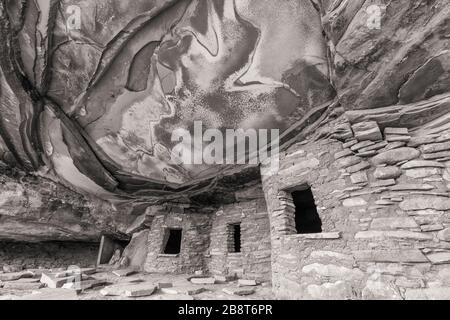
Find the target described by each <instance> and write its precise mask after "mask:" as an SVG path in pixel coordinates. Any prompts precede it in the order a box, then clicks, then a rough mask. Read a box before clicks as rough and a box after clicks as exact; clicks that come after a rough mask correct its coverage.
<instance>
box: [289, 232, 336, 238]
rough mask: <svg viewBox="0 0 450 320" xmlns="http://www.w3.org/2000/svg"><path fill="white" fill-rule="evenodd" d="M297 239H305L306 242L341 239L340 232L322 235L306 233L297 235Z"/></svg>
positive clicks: (323, 233)
mask: <svg viewBox="0 0 450 320" xmlns="http://www.w3.org/2000/svg"><path fill="white" fill-rule="evenodd" d="M294 237H295V238H298V239H305V240H323V239H327V240H336V239H340V238H341V233H340V232H322V233H305V234H296V235H294Z"/></svg>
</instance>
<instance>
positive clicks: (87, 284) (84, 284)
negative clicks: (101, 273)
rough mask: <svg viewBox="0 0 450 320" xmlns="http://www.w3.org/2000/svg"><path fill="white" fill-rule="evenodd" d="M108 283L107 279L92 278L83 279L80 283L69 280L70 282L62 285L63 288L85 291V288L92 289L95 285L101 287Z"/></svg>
mask: <svg viewBox="0 0 450 320" xmlns="http://www.w3.org/2000/svg"><path fill="white" fill-rule="evenodd" d="M106 284H107V281H106V280H100V279H90V280H83V281H81V282H79V283H75V282H68V283H65V284H64V285H63V286H62V288H63V289H71V290H76V291H85V290H88V289H92V288H95V287H100V286H103V285H106Z"/></svg>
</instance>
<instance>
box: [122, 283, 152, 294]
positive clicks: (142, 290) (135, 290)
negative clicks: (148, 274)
mask: <svg viewBox="0 0 450 320" xmlns="http://www.w3.org/2000/svg"><path fill="white" fill-rule="evenodd" d="M156 289H157V286H156V285H154V284H150V283H141V284H136V285H133V286H129V287H127V288H125V291H124V296H126V297H147V296H151V295H152V294H153V293H154V292H155V291H156Z"/></svg>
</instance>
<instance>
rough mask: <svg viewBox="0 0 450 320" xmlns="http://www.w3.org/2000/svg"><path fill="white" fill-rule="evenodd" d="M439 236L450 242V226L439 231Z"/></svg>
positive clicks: (440, 238)
mask: <svg viewBox="0 0 450 320" xmlns="http://www.w3.org/2000/svg"><path fill="white" fill-rule="evenodd" d="M437 237H438V239H439V240H442V241H447V242H450V228H447V229H444V230H442V231H440V232H438V234H437Z"/></svg>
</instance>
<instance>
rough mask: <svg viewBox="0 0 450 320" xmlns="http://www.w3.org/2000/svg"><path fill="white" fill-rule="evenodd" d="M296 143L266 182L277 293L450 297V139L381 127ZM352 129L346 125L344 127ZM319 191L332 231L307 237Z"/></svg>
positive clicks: (366, 125)
mask: <svg viewBox="0 0 450 320" xmlns="http://www.w3.org/2000/svg"><path fill="white" fill-rule="evenodd" d="M347 127H348V128H347V129H346V130H343V132H341V137H340V138H341V139H342V138H343V136H344V139H345V142H339V141H337V140H332V139H329V140H322V141H315V142H310V143H308V142H306V143H300V144H297V145H294V146H292V147H291V148H290V149H289V150H288V151H287V152H286V154H284V155H282V157H281V163H280V164H281V167H280V171H279V173H278V175H274V176H270V177H269V176H266V177H263V188H264V191H265V195H266V199H267V204H268V210H269V217H270V223H271V240H272V275H273V279H272V281H273V287H274V292H275V293H276V295H277V296H278V297H281V298H288V299H289V298H291V299H311V298H312V299H327V298H329V299H350V298H354V299H355V298H356V299H378V298H382V299H416V298H428V299H433V298H447V299H448V298H450V280H449V275H450V228H449V227H450V215H449V213H450V193H449V189H450V183H449V181H450V137H448V136H445V135H440V136H439V135H427V136H419V135H411V134H410V133H409V132H408V130H407V129H405V128H386V130H384V132H383V134H382V131H381V130H380V128H378V125H377V124H376V123H374V122H365V123H360V124H358V125H354V126H353V127H352V128H351V129H350V126H349V125H348V126H347ZM343 128H346V125H344V126H343ZM302 185H308V186H310V187H311V188H312V191H313V194H314V197H315V202H316V205H317V208H318V213H319V215H320V217H321V219H322V222H323V227H322V228H323V233H320V234H313V235H297V234H296V230H295V220H294V212H295V208H294V203H293V199H292V196H291V191H292V190H295V188H298V187H301V186H302Z"/></svg>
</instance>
